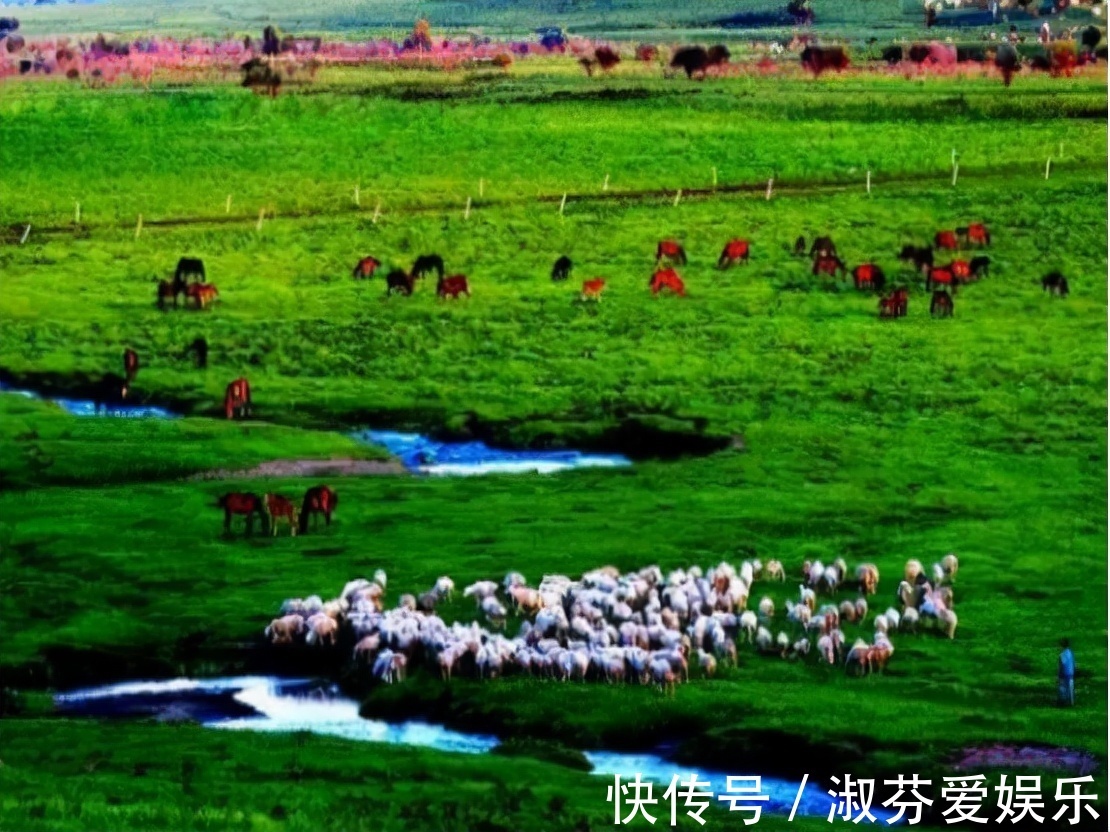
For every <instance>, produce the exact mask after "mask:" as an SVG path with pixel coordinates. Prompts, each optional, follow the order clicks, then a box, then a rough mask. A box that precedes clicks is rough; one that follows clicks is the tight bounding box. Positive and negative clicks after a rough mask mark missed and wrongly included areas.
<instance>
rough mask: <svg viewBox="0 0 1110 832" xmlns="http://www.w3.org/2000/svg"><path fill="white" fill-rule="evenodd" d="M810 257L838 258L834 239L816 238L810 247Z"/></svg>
mask: <svg viewBox="0 0 1110 832" xmlns="http://www.w3.org/2000/svg"><path fill="white" fill-rule="evenodd" d="M809 256H810V257H836V243H834V242H833V241H832V237H814V238H813V245H811V246H810V247H809Z"/></svg>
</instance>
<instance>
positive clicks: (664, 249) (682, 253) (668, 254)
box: [655, 240, 686, 266]
mask: <svg viewBox="0 0 1110 832" xmlns="http://www.w3.org/2000/svg"><path fill="white" fill-rule="evenodd" d="M663 258H666V259H668V260H671V261H673V262H675V263H678V264H679V265H682V266H685V265H686V249H684V248H683V247H682V246H681V245H679V243H678V241H677V240H660V242H659V245H657V246H656V247H655V262H657V263H659V262H661V261H662V260H663Z"/></svg>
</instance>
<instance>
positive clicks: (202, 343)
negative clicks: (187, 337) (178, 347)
mask: <svg viewBox="0 0 1110 832" xmlns="http://www.w3.org/2000/svg"><path fill="white" fill-rule="evenodd" d="M189 353H194V355H195V356H196V361H197V369H198V370H206V369H208V341H207V340H206V339H204V338H197V339H195V340H194V341H193V343H191V344H190V345H189V346H187V347H186V348H185V352H184V354H183V355H182V356H181V357H182V358H184V357H185V356H187V355H188V354H189Z"/></svg>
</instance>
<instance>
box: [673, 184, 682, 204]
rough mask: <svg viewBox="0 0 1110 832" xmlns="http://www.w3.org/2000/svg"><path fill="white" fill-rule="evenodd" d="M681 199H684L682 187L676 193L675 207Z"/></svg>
mask: <svg viewBox="0 0 1110 832" xmlns="http://www.w3.org/2000/svg"><path fill="white" fill-rule="evenodd" d="M680 199H682V188H679V189H678V191H677V193H675V195H674V207H675V208H677V207H678V201H679V200H680Z"/></svg>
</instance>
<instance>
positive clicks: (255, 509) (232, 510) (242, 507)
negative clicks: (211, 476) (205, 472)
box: [216, 491, 266, 535]
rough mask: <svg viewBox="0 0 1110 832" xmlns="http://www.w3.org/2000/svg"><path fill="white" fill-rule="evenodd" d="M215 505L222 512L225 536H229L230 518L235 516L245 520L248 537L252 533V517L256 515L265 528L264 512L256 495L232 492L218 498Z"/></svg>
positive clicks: (260, 500)
mask: <svg viewBox="0 0 1110 832" xmlns="http://www.w3.org/2000/svg"><path fill="white" fill-rule="evenodd" d="M216 505H217V506H218V507H219V508H222V509H223V510H224V532H225V533H226V534H231V518H232V517H233V516H234V515H236V514H239V515H242V516H244V517H245V518H246V520H247V534H248V535H249V534H251V533H252V532H253V531H254V516H255V515H256V514H257V515H258V518H259V519H260V520H261V521H262V523H263V528H265V523H266V511H265V507H264V506H263V503H262V499H261V498H260V497H259V496H258V495H257V494H242V493H239V492H237V491H233V492H232V493H230V494H224V495H223V496H222V497H220V499H219V500H217V501H216Z"/></svg>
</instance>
